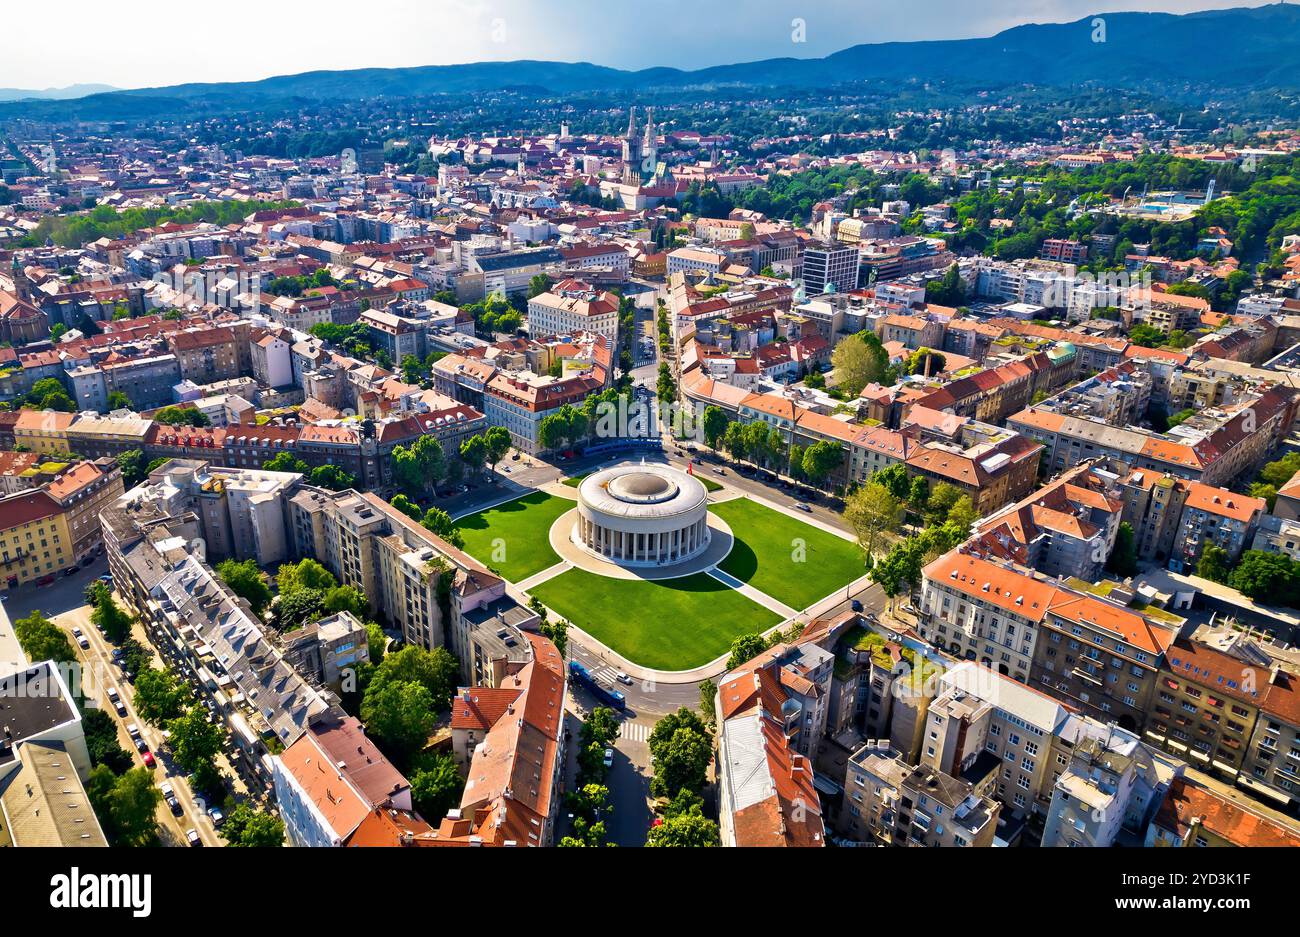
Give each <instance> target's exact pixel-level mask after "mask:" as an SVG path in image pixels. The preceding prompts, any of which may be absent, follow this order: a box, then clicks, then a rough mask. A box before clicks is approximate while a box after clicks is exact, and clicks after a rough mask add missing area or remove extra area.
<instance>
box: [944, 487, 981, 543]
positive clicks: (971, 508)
mask: <svg viewBox="0 0 1300 937" xmlns="http://www.w3.org/2000/svg"><path fill="white" fill-rule="evenodd" d="M977 520H979V512H978V511H976V510H975V505H974V504H973V503H972V502H971V499H970V495H962V496H961V497H960V498H958V499H957V501H956V503H955V504H953V506H952V509H951V510H950V511H949V512H948V523H950V524H955V525H956V526H957V528H958V529H959V530H961V531H963V532H964V533H963V535H962V536H963V539H964V538H965V537H967V536H969V535H970V530H971V527H972V526H973V525H974V523H975V522H976V521H977Z"/></svg>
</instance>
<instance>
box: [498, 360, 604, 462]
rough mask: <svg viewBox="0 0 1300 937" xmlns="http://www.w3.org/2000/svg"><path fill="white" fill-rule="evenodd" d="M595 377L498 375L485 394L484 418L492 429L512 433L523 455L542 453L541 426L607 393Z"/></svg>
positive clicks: (511, 437) (517, 447) (523, 373)
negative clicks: (558, 413) (559, 412)
mask: <svg viewBox="0 0 1300 937" xmlns="http://www.w3.org/2000/svg"><path fill="white" fill-rule="evenodd" d="M603 389H604V386H603V382H602V380H601V379H600V378H598V377H596V376H594V374H585V375H578V376H575V377H570V378H559V379H557V378H551V377H539V376H538V375H536V374H533V373H531V372H527V371H521V372H517V373H514V374H505V373H501V374H497V375H495V376H494V377H493V378H492V379H491V380H490V381H488V384H487V387H486V389H485V391H484V393H483V415H484V416H485V417H486V418H487V422H488V423H489V424H490V425H492V426H503V427H505V428H506V429H507V430H508V431H509V432H510V442H511V444H512V445H513V446H514V447H515V448H516V449H518V450H520V451H521V452H526V453H528V454H529V455H535V454H537V453H539V452H541V451H542V449H543V446H542V443H541V432H540V429H541V424H542V420H544V419H546V417H548V416H550V415H551V414H552V413H554V412H556V411H557V410H559V409H560V408H561V407H563V406H565V405H569V406H581V404H582V402H583V401H585V400H586V399H587V397H589V396H590V395H591V394H594V393H598V392H599V391H601V390H603Z"/></svg>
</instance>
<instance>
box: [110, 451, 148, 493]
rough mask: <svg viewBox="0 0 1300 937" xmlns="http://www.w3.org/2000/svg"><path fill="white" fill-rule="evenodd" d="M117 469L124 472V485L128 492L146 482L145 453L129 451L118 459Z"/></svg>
mask: <svg viewBox="0 0 1300 937" xmlns="http://www.w3.org/2000/svg"><path fill="white" fill-rule="evenodd" d="M117 467H118V468H119V469H121V470H122V485H123V487H125V488H126V489H127V490H130V489H132V488H134V487H135V486H136V485H138V484H140V483H141V482H142V481H144V480H145V477H146V474H147V473H146V472H145V468H144V451H143V450H141V449H128V450H126V452H123V453H122V454H121V455H119V456H118V457H117Z"/></svg>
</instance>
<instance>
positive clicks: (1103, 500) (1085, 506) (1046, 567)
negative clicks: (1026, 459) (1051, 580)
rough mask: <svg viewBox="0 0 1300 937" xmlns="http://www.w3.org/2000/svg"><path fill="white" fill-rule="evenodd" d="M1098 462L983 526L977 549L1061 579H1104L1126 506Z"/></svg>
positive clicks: (985, 520) (1071, 472)
mask: <svg viewBox="0 0 1300 937" xmlns="http://www.w3.org/2000/svg"><path fill="white" fill-rule="evenodd" d="M1101 468H1102V467H1101V466H1100V465H1098V463H1097V462H1089V463H1086V464H1084V465H1079V466H1075V467H1074V468H1072V469H1069V470H1068V471H1067V472H1066V473H1065V474H1064V475H1062V476H1061V477H1060V478H1058V479H1057V480H1056V481H1053V482H1050V483H1048V484H1047V485H1046V486H1044V487H1043V488H1040V489H1039V490H1038V491H1035V492H1034V493H1033V494H1031V495H1030V496H1029V497H1028V498H1025V499H1023V500H1021V501H1019V502H1017V503H1016V504H1013V505H1010V506H1008V507H1006V508H1003V509H1002V510H1000V511H998V512H996V513H994V514H992V515H990V516H988V517H986V518H983V519H982V520H980V521H979V522H978V523H977V524H976V525H975V529H974V532H973V534H974V537H975V543H976V548H977V549H978V550H979V551H980V552H981V553H983V554H984V555H986V556H988V557H991V558H1001V559H1007V560H1011V561H1012V562H1015V563H1018V564H1020V565H1021V566H1025V567H1028V568H1030V569H1036V570H1038V571H1039V572H1042V573H1046V574H1047V575H1049V576H1054V577H1057V578H1061V579H1064V578H1069V577H1075V578H1077V579H1080V580H1082V581H1084V582H1096V581H1098V580H1099V579H1101V578H1102V571H1103V569H1104V567H1105V564H1106V561H1107V559H1108V558H1109V557H1110V555H1111V552H1112V550H1113V549H1114V547H1115V538H1116V536H1117V535H1118V533H1119V525H1120V524H1121V523H1122V522H1123V516H1124V515H1123V511H1124V502H1123V501H1122V500H1120V499H1119V498H1118V497H1117V496H1116V494H1117V493H1116V492H1115V490H1114V485H1113V482H1112V480H1111V478H1110V477H1108V476H1107V475H1106V474H1104V473H1103V471H1098V470H1100V469H1101Z"/></svg>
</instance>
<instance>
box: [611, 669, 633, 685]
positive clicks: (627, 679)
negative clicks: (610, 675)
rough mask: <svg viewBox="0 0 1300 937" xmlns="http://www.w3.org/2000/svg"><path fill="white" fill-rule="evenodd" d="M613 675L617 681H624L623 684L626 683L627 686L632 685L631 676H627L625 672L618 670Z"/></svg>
mask: <svg viewBox="0 0 1300 937" xmlns="http://www.w3.org/2000/svg"><path fill="white" fill-rule="evenodd" d="M614 676H615V678H616V679H617V680H618V682H619V683H624V684H627V685H628V686H631V685H632V678H631V677H629V676H628V675H627V674H625V673H623V671H621V670H620V671H619V672H618V673H617V674H615V675H614Z"/></svg>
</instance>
